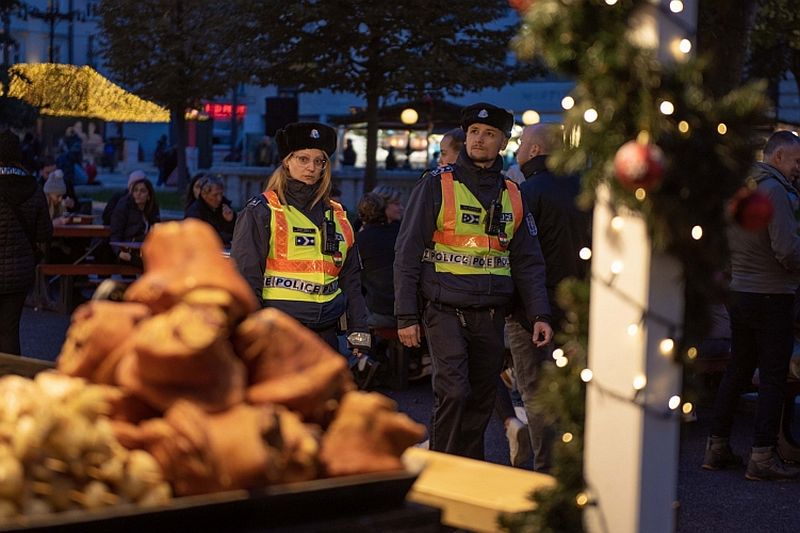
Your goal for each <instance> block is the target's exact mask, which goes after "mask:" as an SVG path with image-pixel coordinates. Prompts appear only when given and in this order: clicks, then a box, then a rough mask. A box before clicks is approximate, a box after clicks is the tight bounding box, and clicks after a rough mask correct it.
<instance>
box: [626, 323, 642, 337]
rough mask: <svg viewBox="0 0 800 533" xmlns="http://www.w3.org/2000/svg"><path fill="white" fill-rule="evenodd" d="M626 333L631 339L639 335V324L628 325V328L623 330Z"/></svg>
mask: <svg viewBox="0 0 800 533" xmlns="http://www.w3.org/2000/svg"><path fill="white" fill-rule="evenodd" d="M625 331H627V332H628V335H630V336H631V337H635V336H636V334H637V333H639V324H628V327H627V328H626V329H625Z"/></svg>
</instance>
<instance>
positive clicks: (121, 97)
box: [9, 63, 170, 122]
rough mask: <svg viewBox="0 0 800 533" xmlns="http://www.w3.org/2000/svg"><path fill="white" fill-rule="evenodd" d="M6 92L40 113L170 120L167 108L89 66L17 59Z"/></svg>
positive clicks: (155, 120)
mask: <svg viewBox="0 0 800 533" xmlns="http://www.w3.org/2000/svg"><path fill="white" fill-rule="evenodd" d="M9 76H10V79H11V83H10V86H9V96H12V97H15V98H19V99H20V100H24V101H25V102H27V103H29V104H31V105H32V106H34V107H37V108H38V109H39V112H40V113H41V114H42V115H49V116H56V117H86V118H98V119H101V120H105V121H107V122H169V119H170V117H169V111H167V110H166V109H165V108H163V107H161V106H159V105H157V104H154V103H153V102H148V101H147V100H144V99H142V98H139V97H138V96H136V95H135V94H133V93H129V92H128V91H126V90H124V89H123V88H122V87H119V86H118V85H115V84H114V83H111V82H110V81H109V80H107V79H106V78H105V77H103V76H101V75H100V74H98V73H97V72H96V71H95V70H94V69H93V68H92V67H89V66H82V67H81V66H77V65H60V64H55V63H19V64H17V65H14V66H13V67H11V68H10V69H9Z"/></svg>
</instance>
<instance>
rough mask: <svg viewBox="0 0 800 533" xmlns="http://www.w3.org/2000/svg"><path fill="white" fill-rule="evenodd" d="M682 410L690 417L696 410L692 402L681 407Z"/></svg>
mask: <svg viewBox="0 0 800 533" xmlns="http://www.w3.org/2000/svg"><path fill="white" fill-rule="evenodd" d="M681 410H682V411H683V414H685V415H688V414H689V413H691V412H692V411H693V410H694V405H692V402H686V403H685V404H683V407H681Z"/></svg>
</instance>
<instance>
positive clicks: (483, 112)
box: [478, 109, 489, 118]
mask: <svg viewBox="0 0 800 533" xmlns="http://www.w3.org/2000/svg"><path fill="white" fill-rule="evenodd" d="M488 116H489V112H488V111H486V110H485V109H481V110H480V111H479V112H478V118H487V117H488Z"/></svg>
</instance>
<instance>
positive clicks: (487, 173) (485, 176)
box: [394, 149, 550, 328]
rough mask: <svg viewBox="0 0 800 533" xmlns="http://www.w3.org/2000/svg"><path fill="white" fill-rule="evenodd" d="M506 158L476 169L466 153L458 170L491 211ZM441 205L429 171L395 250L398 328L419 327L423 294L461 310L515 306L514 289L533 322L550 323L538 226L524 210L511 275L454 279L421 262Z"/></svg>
mask: <svg viewBox="0 0 800 533" xmlns="http://www.w3.org/2000/svg"><path fill="white" fill-rule="evenodd" d="M502 168H503V164H502V159H501V158H500V157H498V158H497V159H496V160H495V162H494V164H493V165H492V166H491V167H490V168H481V167H478V166H476V165H475V164H474V163H473V162H472V160H471V159H470V158H469V157H468V156H467V154H466V151H465V150H464V149H462V151H461V153H460V154H459V156H458V160H457V161H456V163H455V164H454V165H453V173H454V177H455V180H456V181H459V182H461V183H463V184H464V185H465V186H466V187H467V188H468V189H469V190H470V192H471V193H472V194H473V195H474V196H475V197H476V198H477V199H478V201H480V203H481V205H482V206H483V207H484V208H485V209H488V208H489V206H490V205H491V204H492V202H493V201H494V200H496V199H497V198H498V195H499V193H500V190H501V187H502V186H503V179H504V177H503V175H502V173H501V170H502ZM441 205H442V187H441V180H440V177H439V173H438V172H437V171H433V172H427V173H425V174H424V175H423V176H422V177H421V178H420V181H419V182H418V183H417V184H416V186H415V187H414V190H413V191H412V192H411V197H410V198H409V201H408V207H407V208H406V211H405V214H404V216H403V223H402V225H401V227H400V234H399V236H398V238H397V244H396V246H395V262H394V285H395V315H396V316H397V319H398V324H397V327H398V328H403V327H407V326H410V325H413V324H416V323H418V322H419V319H418V314H419V312H418V311H419V310H418V295H421V296H422V297H423V298H424V299H425V300H428V301H432V302H435V303H441V304H444V305H448V306H451V307H456V308H477V309H480V308H501V309H503V310H507V309H509V307H510V303H511V298H512V296H513V294H514V289H515V287H516V289H517V290H518V291H519V292H520V295H521V297H522V301H523V302H524V303H525V308H526V310H527V315H528V317H529V318H530V319H535V318H536V317H540V319H544V320H546V319H547V317H549V314H550V305H549V303H548V300H547V293H546V291H545V265H544V258H543V257H542V252H541V249H540V247H539V241H538V239H537V237H536V234H537V230H536V223H535V221H534V219H533V216H532V215H531V214H530V212H529V211H528V209H527V208H526V207H524V206H523V222H522V224H520V225H519V227H518V228H517V230H516V232H515V233H514V235H513V236H512V239H511V242H510V244H509V261H510V264H511V276H510V277H509V276H498V275H492V274H475V275H455V274H449V273H443V272H439V273H437V272H436V271H435V266H434V265H433V264H432V263H428V262H422V257H423V253H424V252H425V249H426V248H433V241H432V237H433V233H434V231H435V230H436V218H437V215H438V213H439V210H440V208H441Z"/></svg>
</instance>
